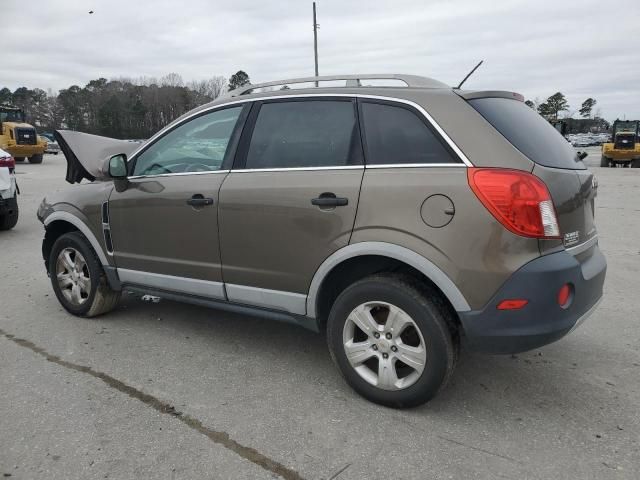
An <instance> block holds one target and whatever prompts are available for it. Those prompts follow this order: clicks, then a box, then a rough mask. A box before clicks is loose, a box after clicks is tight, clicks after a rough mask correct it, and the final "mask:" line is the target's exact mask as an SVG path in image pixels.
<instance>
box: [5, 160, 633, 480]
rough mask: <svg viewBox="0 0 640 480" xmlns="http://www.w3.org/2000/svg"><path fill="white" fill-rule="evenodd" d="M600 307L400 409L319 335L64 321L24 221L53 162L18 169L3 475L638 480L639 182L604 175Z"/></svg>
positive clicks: (133, 312) (149, 312)
mask: <svg viewBox="0 0 640 480" xmlns="http://www.w3.org/2000/svg"><path fill="white" fill-rule="evenodd" d="M587 151H589V153H590V157H589V158H588V162H589V164H590V165H591V168H592V169H593V170H594V171H595V172H596V174H597V176H598V179H599V183H600V187H599V197H598V199H597V211H596V219H597V224H598V228H599V231H600V243H601V248H602V249H603V251H604V252H605V255H606V256H607V260H608V262H609V270H608V277H607V283H606V285H605V290H606V293H605V298H604V300H603V302H602V303H601V305H600V307H599V309H598V310H597V311H596V313H595V314H594V315H593V316H592V318H590V319H589V321H587V322H586V323H585V324H584V325H583V326H582V327H580V328H579V329H578V330H577V331H575V332H574V333H572V334H571V335H570V336H568V337H566V338H564V339H562V340H561V341H559V342H557V343H555V344H553V345H550V346H547V347H545V348H542V349H538V350H535V351H532V352H529V353H526V354H521V355H516V356H480V355H471V354H468V353H467V354H463V356H462V358H461V361H460V363H459V365H458V368H457V370H456V372H455V374H454V377H453V379H452V382H451V384H450V385H449V387H448V388H447V389H446V390H445V391H443V392H442V393H441V394H440V396H439V397H438V398H437V399H435V400H434V401H432V402H431V403H429V404H428V405H425V406H423V407H420V408H417V409H413V410H407V411H396V410H391V409H387V408H383V407H379V406H376V405H373V404H371V403H368V402H367V401H365V400H363V399H362V398H360V397H358V396H357V395H356V394H354V393H353V392H352V391H351V390H350V389H349V388H348V387H347V386H346V384H345V383H344V382H343V381H342V379H341V377H340V375H339V374H338V371H337V370H336V368H334V366H333V365H332V363H331V360H330V358H329V354H328V352H327V349H326V347H325V344H324V342H323V339H322V338H321V337H320V336H317V335H314V334H312V333H310V332H307V331H305V330H302V329H299V328H297V327H294V326H290V325H285V324H278V323H270V322H267V321H264V320H260V319H256V318H250V317H244V316H240V315H232V314H229V313H222V312H218V311H214V310H207V309H205V308H199V307H195V306H189V305H182V304H178V303H173V302H169V301H162V302H161V303H159V304H146V303H142V302H141V301H139V300H137V299H136V298H134V297H132V296H127V298H125V299H124V300H123V301H122V302H121V305H120V306H119V308H118V309H117V310H116V311H114V312H112V313H111V314H109V315H106V316H103V317H99V318H96V319H91V320H85V319H80V318H76V317H73V316H71V315H69V314H67V313H66V312H65V311H63V310H62V308H61V307H60V306H59V304H58V302H57V300H56V298H55V296H54V295H53V292H52V290H51V286H50V284H49V280H48V278H47V277H46V275H45V271H44V266H43V263H42V259H41V256H40V242H41V239H42V234H43V229H42V226H41V225H40V223H39V222H38V221H37V219H36V217H35V213H36V208H37V206H38V204H39V202H40V200H41V198H42V197H43V196H44V195H45V193H47V192H51V191H55V190H60V189H65V188H72V187H70V186H69V185H67V184H65V182H64V170H65V161H64V158H63V157H61V156H56V157H54V156H47V157H46V158H45V160H44V163H43V164H42V165H30V164H19V165H18V167H17V172H18V182H19V185H20V188H21V190H22V195H21V196H20V199H19V202H20V208H21V217H20V221H19V223H18V225H17V227H16V228H15V229H14V230H12V231H9V232H1V233H0V247H1V250H0V251H1V255H2V257H1V258H2V262H1V265H2V269H1V272H2V279H1V280H0V476H1V475H4V477H10V478H16V479H34V478H46V479H76V478H78V479H79V478H81V479H93V478H119V479H126V478H145V479H147V478H149V479H151V478H162V479H165V478H169V479H174V478H176V479H177V478H181V479H182V478H185V479H186V478H221V479H227V478H234V479H240V478H274V477H276V478H278V477H283V478H287V479H298V478H305V479H315V478H318V479H320V478H322V479H327V480H328V479H336V478H337V479H340V480H345V479H362V478H368V479H378V478H380V479H389V478H393V479H405V478H407V479H409V478H416V479H424V478H430V479H445V478H451V479H461V478H479V479H484V478H486V479H495V478H514V479H524V478H532V479H538V478H540V479H549V478H553V479H556V480H557V479H565V478H566V479H568V478H572V479H574V478H577V479H581V480H583V479H606V478H614V479H625V478H628V479H637V478H638V475H639V472H640V408H639V405H640V347H639V345H640V326H639V321H640V316H639V314H638V312H639V311H640V295H639V296H636V295H635V293H636V292H637V284H638V280H640V242H639V237H640V170H632V169H620V168H618V169H601V168H600V167H598V166H597V165H599V159H600V154H599V151H598V149H597V148H590V149H587Z"/></svg>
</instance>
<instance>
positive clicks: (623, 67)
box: [0, 0, 640, 119]
mask: <svg viewBox="0 0 640 480" xmlns="http://www.w3.org/2000/svg"><path fill="white" fill-rule="evenodd" d="M0 3H1V4H2V5H1V10H0V11H1V13H2V47H1V48H0V59H1V60H2V61H1V63H0V65H2V67H1V69H0V87H2V86H5V85H6V86H8V87H9V88H11V89H12V90H13V89H15V88H17V87H19V86H27V87H30V88H34V87H39V88H43V89H45V90H46V89H48V88H52V89H53V90H58V89H61V88H66V87H68V86H70V85H73V84H77V85H80V86H84V85H85V84H86V83H87V82H88V81H89V80H91V79H94V78H98V77H106V78H114V77H123V76H125V77H133V78H136V77H141V76H152V77H161V76H163V75H165V74H166V73H169V72H176V73H179V74H180V75H181V76H182V77H183V78H184V79H185V81H188V80H192V79H203V78H207V77H210V76H213V75H224V76H225V77H227V78H228V77H229V76H230V75H231V74H232V73H234V72H235V71H237V70H239V69H242V70H245V71H246V72H247V73H248V74H249V75H250V77H251V80H252V83H257V82H261V81H269V80H274V79H281V78H290V77H296V76H308V75H312V74H313V30H312V19H311V1H307V0H295V1H293V0H271V1H257V0H238V1H233V0H224V1H216V0H181V1H177V2H176V1H175V0H171V1H165V0H154V1H152V0H32V1H30V2H27V3H25V1H24V0H1V2H0ZM317 4H318V7H317V8H318V23H320V30H319V54H320V74H321V75H322V74H326V75H328V74H336V73H388V72H393V73H412V74H418V75H425V76H430V77H434V78H437V79H438V80H441V81H444V82H445V83H448V84H451V85H454V84H457V83H458V82H459V81H460V80H461V79H462V77H464V75H465V74H466V73H467V71H468V70H470V69H471V68H472V67H473V65H474V64H475V63H477V62H478V61H479V60H480V59H484V60H485V63H484V64H483V65H482V66H481V67H480V69H479V70H478V71H477V72H476V74H475V75H474V76H473V77H471V79H470V80H469V81H468V83H467V84H466V85H465V87H467V88H472V89H505V90H513V91H517V92H520V93H522V94H523V95H525V97H527V98H531V99H533V98H535V97H538V98H540V99H541V100H543V99H545V98H547V97H548V96H549V95H551V94H553V93H554V92H556V91H561V92H563V93H565V94H566V95H567V97H568V100H569V104H570V105H571V110H577V109H578V108H579V106H580V103H582V101H583V100H584V99H585V98H587V97H594V98H595V99H596V100H597V101H598V105H597V107H598V108H600V110H601V114H602V115H603V116H604V117H605V118H607V119H615V118H616V117H620V118H622V117H623V115H626V118H634V119H635V118H640V33H639V31H640V0H616V1H615V2H603V1H592V0H581V1H575V0H574V1H572V0H564V1H563V0H552V1H548V0H528V1H515V0H514V1H510V0H476V1H473V0H457V1H455V2H454V1H451V2H450V1H434V0H423V1H420V0H406V1H403V0H395V1H383V0H366V1H365V0H363V1H348V0H318V1H317ZM90 10H93V11H94V13H93V14H92V15H90V14H89V13H88V12H89V11H90Z"/></svg>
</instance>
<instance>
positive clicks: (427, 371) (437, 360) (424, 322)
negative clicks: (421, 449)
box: [327, 274, 458, 408]
mask: <svg viewBox="0 0 640 480" xmlns="http://www.w3.org/2000/svg"><path fill="white" fill-rule="evenodd" d="M367 302H374V303H375V302H385V303H388V304H391V305H392V306H395V307H397V308H399V309H401V310H402V311H404V312H405V313H406V314H407V315H408V316H409V317H410V318H411V320H412V321H413V322H414V324H415V326H416V328H417V329H419V333H420V335H421V336H422V338H423V339H424V343H425V347H426V352H427V357H426V362H425V367H424V370H423V371H422V373H421V374H420V375H419V377H418V378H417V380H415V383H413V384H411V385H409V386H407V387H405V388H401V389H396V390H388V389H382V388H379V387H377V386H375V385H373V384H372V383H369V382H368V381H366V380H365V379H364V378H363V377H362V376H361V375H360V374H359V373H358V372H357V371H356V370H355V368H354V367H352V366H351V364H350V362H349V360H348V358H347V354H346V353H345V347H344V342H343V331H344V330H345V324H346V322H347V321H348V317H349V315H350V314H351V312H352V311H353V310H354V309H355V308H356V307H358V306H360V305H362V304H365V303H367ZM454 325H455V322H454V319H453V314H452V312H451V311H450V309H449V308H448V307H447V306H446V305H445V302H444V300H443V299H442V297H441V296H440V294H439V293H438V292H436V291H435V290H434V289H433V288H432V287H430V286H428V285H425V284H423V283H420V282H418V281H416V280H415V279H413V278H411V277H408V276H403V275H395V274H380V275H372V276H370V277H367V278H364V279H363V280H360V281H358V282H356V283H354V284H353V285H351V286H349V287H348V288H347V289H345V290H344V291H343V292H342V293H341V294H340V295H339V296H338V298H337V299H336V301H335V303H334V304H333V307H332V309H331V313H330V315H329V319H328V324H327V342H328V344H329V350H330V352H331V357H332V358H333V360H334V362H335V363H336V364H337V366H338V368H339V369H340V372H341V373H342V375H343V376H344V378H345V379H346V381H347V383H349V385H350V386H351V387H352V388H353V389H354V390H355V391H356V392H358V393H359V394H360V395H362V396H363V397H365V398H367V399H368V400H370V401H372V402H375V403H378V404H381V405H386V406H389V407H395V408H406V407H414V406H417V405H421V404H423V403H425V402H427V401H429V400H430V399H432V398H433V397H434V396H435V395H436V394H437V393H438V392H439V391H440V390H441V389H442V388H443V387H444V386H445V385H446V384H447V382H448V381H449V378H450V377H451V374H452V373H453V369H454V367H455V363H456V360H457V355H458V340H457V338H458V335H457V331H456V328H455V326H454ZM411 328H413V327H411ZM370 338H371V337H370ZM380 338H382V337H380ZM387 338H389V337H387ZM372 348H375V349H376V353H375V355H378V357H377V360H374V362H379V361H382V360H380V357H379V355H384V354H380V351H381V350H382V347H380V348H379V349H378V348H377V346H376V347H372ZM391 349H393V347H391ZM388 355H389V356H391V355H396V358H397V355H398V354H393V353H390V354H388ZM385 358H387V357H385ZM392 362H394V360H392ZM395 362H397V360H395ZM377 365H379V364H377ZM392 365H395V366H394V367H393V368H394V370H395V371H396V373H397V370H396V368H397V366H398V363H392ZM374 368H375V367H374ZM378 372H380V370H378Z"/></svg>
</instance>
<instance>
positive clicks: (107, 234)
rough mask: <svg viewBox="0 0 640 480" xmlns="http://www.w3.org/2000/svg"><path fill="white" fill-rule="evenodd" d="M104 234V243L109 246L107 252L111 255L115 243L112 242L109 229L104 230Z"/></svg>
mask: <svg viewBox="0 0 640 480" xmlns="http://www.w3.org/2000/svg"><path fill="white" fill-rule="evenodd" d="M102 232H103V233H104V243H105V245H106V246H107V251H108V252H109V253H113V243H112V241H111V232H110V231H109V229H108V228H105V229H103V230H102Z"/></svg>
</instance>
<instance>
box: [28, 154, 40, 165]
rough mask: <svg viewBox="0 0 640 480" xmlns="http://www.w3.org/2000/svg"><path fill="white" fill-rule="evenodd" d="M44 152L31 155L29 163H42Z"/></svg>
mask: <svg viewBox="0 0 640 480" xmlns="http://www.w3.org/2000/svg"><path fill="white" fill-rule="evenodd" d="M42 158H43V157H42V154H41V153H38V154H37V155H31V156H30V157H29V163H42Z"/></svg>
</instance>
